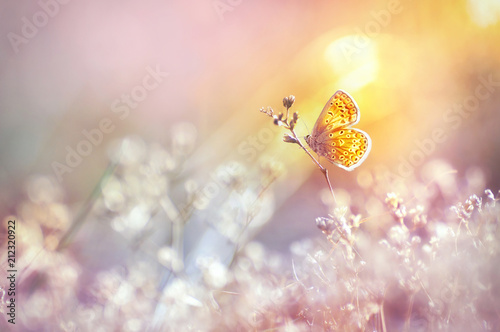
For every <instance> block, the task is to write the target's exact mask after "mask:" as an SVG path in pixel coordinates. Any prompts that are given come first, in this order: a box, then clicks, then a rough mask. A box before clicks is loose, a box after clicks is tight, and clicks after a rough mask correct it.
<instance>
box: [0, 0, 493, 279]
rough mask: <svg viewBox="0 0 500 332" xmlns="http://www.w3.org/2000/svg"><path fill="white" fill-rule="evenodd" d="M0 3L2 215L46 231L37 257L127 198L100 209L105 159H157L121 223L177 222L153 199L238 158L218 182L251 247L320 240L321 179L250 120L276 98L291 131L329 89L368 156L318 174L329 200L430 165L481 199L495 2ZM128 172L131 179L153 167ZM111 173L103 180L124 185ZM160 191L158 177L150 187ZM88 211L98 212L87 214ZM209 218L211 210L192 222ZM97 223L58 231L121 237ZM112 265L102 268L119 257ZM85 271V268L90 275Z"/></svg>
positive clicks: (208, 183)
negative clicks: (43, 205)
mask: <svg viewBox="0 0 500 332" xmlns="http://www.w3.org/2000/svg"><path fill="white" fill-rule="evenodd" d="M2 7H3V8H2V11H1V14H0V15H1V17H2V19H1V20H0V35H2V36H3V38H2V39H1V41H0V153H1V156H2V157H1V161H0V186H1V188H2V189H1V192H0V198H1V203H0V204H1V205H0V208H1V209H2V214H3V215H4V216H17V218H18V219H19V220H23V219H24V220H29V222H30V223H32V224H33V225H41V226H40V230H39V232H41V233H43V234H47V229H56V230H57V231H56V232H52V233H50V232H49V233H50V234H52V235H53V236H52V237H51V239H50V241H49V242H47V241H48V240H47V239H45V240H44V241H42V243H43V245H45V246H46V245H47V244H48V243H49V244H50V245H49V246H52V247H53V248H57V247H58V246H61V243H62V239H63V238H64V239H66V240H68V238H69V237H68V238H66V237H65V236H68V232H69V231H68V230H70V227H71V225H72V224H73V225H74V222H75V220H76V219H78V218H77V217H78V215H79V214H83V215H87V214H88V210H86V209H87V208H88V209H96V206H97V209H99V208H101V209H105V208H108V209H110V211H114V212H116V211H117V209H118V208H116V206H114V207H113V204H118V203H116V202H117V201H119V204H118V205H120V204H121V205H120V206H121V208H124V209H125V208H126V206H127V200H126V199H124V198H123V197H122V196H126V195H124V194H123V195H122V196H120V197H121V198H119V199H118V198H116V197H117V196H116V195H117V194H116V193H115V194H113V193H112V194H110V195H111V198H109V199H108V198H106V194H105V193H104V194H99V193H98V194H96V193H95V191H94V190H95V188H96V186H97V187H98V188H99V186H101V187H103V188H108V190H110V191H112V190H111V189H109V188H114V187H113V183H115V182H113V181H115V180H116V177H115V178H113V177H112V178H111V180H109V182H106V183H107V185H109V186H107V187H106V186H104V185H102V183H101V182H100V181H101V179H102V178H103V177H106V174H113V172H114V171H115V169H114V168H113V167H115V166H116V164H117V163H118V164H119V167H122V168H123V169H124V168H126V167H136V166H134V165H136V164H137V165H139V164H141V162H143V161H144V160H150V161H151V160H153V161H151V163H153V164H154V160H155V158H159V159H160V161H159V162H158V164H161V167H163V168H164V169H165V172H166V173H165V174H168V180H164V179H163V178H161V177H159V178H158V179H153V180H148V181H151V182H148V181H145V180H144V179H143V178H141V177H137V179H136V180H134V181H136V182H134V185H135V187H134V186H131V188H136V189H135V190H136V191H135V193H136V194H137V193H138V192H141V193H142V192H143V191H144V194H143V196H147V195H149V194H150V192H151V191H155V194H154V195H151V197H153V198H151V200H152V203H151V202H149V201H148V203H147V204H146V205H147V206H148V209H146V210H141V211H142V212H140V211H139V212H137V211H135V212H134V213H136V214H134V215H137V213H139V215H141V213H143V214H144V215H147V216H150V214H149V212H150V211H154V210H155V202H156V205H158V204H159V202H160V203H161V204H160V205H161V206H162V207H163V210H164V211H165V214H166V215H167V216H168V213H169V212H168V211H171V212H172V211H174V212H172V213H174V215H175V213H176V212H175V210H176V209H174V210H172V209H171V208H169V207H165V206H167V205H168V204H171V205H172V206H177V207H178V209H177V210H180V209H181V208H180V206H181V205H183V204H185V202H187V201H189V199H188V197H189V194H190V193H193V192H200V191H202V192H211V193H212V194H210V195H211V196H210V195H209V196H210V198H212V196H215V194H213V193H214V192H216V193H217V195H218V194H219V192H221V191H225V190H227V188H228V186H229V185H227V184H226V182H227V181H226V180H224V176H225V175H224V173H225V172H227V170H226V169H227V167H228V166H227V165H236V166H235V167H234V168H233V167H232V166H231V167H229V168H231V171H229V173H231V176H232V177H234V174H236V173H237V174H238V176H239V178H238V179H239V180H238V181H240V182H241V183H243V186H244V187H245V188H246V189H244V190H243V191H241V190H240V191H239V192H240V196H238V197H239V198H238V199H243V200H245V199H247V198H245V197H246V196H245V195H249V196H250V198H248V200H249V201H251V202H254V201H256V200H260V199H261V200H262V201H263V202H262V208H261V209H260V210H259V214H258V217H259V218H260V221H258V222H257V224H258V226H259V227H258V228H256V230H255V231H254V232H253V234H252V235H251V236H250V235H249V236H250V237H251V238H254V239H256V240H258V241H259V242H261V243H262V244H263V245H265V246H266V247H268V248H272V249H275V250H278V251H286V250H288V247H289V246H290V244H291V243H293V241H296V240H298V239H301V238H306V237H310V236H317V235H318V234H319V232H318V230H317V228H316V227H315V223H314V220H315V218H316V217H318V216H326V215H327V214H328V213H329V212H330V211H331V210H330V209H329V208H328V203H329V197H328V191H327V187H326V184H325V182H324V178H323V176H322V174H321V173H320V172H319V171H318V170H317V168H315V166H314V164H313V163H312V162H311V160H310V159H309V158H308V157H307V156H306V154H305V153H304V152H303V151H301V150H300V149H299V148H298V147H297V146H296V145H293V144H285V143H283V142H282V137H283V134H284V133H285V130H284V129H283V128H277V127H275V126H274V125H273V124H272V121H271V119H270V118H268V117H266V116H265V115H263V114H262V113H259V109H260V108H261V107H267V106H271V107H273V109H274V110H275V111H276V112H279V111H283V105H282V99H283V97H285V96H288V95H290V94H293V95H294V96H295V97H296V101H295V104H294V106H293V108H292V110H295V111H298V112H299V114H300V120H299V123H298V125H297V128H296V132H297V134H298V135H300V136H301V137H303V136H305V135H307V134H308V133H310V131H311V130H312V127H313V125H314V123H315V121H316V119H317V117H318V115H319V113H320V111H321V110H322V108H323V106H324V104H325V103H326V102H327V100H328V99H329V98H330V96H331V95H332V94H333V93H334V92H335V91H336V90H338V89H343V90H345V91H347V92H348V93H349V94H351V95H352V96H353V98H354V99H355V100H356V101H357V103H358V105H359V107H360V109H361V121H360V122H359V123H358V124H357V125H356V127H357V128H360V129H362V130H364V131H365V132H367V133H368V134H369V135H370V136H371V138H372V142H373V147H372V150H371V153H370V155H369V157H368V158H367V159H366V161H365V162H364V164H363V165H362V166H361V167H358V168H357V169H355V170H354V171H352V172H346V171H344V170H342V169H340V168H337V167H335V166H333V165H330V164H328V165H325V166H327V167H328V169H329V170H330V177H331V180H332V183H333V187H334V190H335V192H336V195H337V199H338V200H339V202H340V203H344V204H352V203H353V202H355V201H356V197H357V195H362V193H363V192H366V191H370V188H371V186H372V184H373V183H374V181H375V179H376V176H379V177H380V174H383V176H382V178H383V177H384V176H385V177H386V178H387V179H398V180H399V181H401V183H403V184H404V183H405V181H407V180H409V179H415V178H420V177H422V180H423V181H424V182H426V181H432V180H434V179H435V178H439V177H440V176H442V174H443V173H440V172H439V171H437V172H435V173H432V172H431V173H432V174H430V175H428V176H427V177H425V176H422V175H421V173H420V171H421V169H422V167H425V165H428V164H429V163H430V162H433V163H438V164H440V165H442V164H446V165H447V166H446V167H445V170H444V171H443V172H449V171H450V170H451V171H452V172H456V174H457V175H458V176H460V177H461V178H466V179H468V180H469V181H471V182H473V183H475V184H476V187H477V188H478V190H479V189H480V190H483V189H484V188H486V187H488V188H491V189H493V190H494V189H497V188H499V187H500V173H498V165H499V162H500V160H499V159H500V131H499V130H498V125H499V124H500V112H499V105H500V44H499V43H498V41H499V38H500V1H498V0H482V1H474V0H467V1H466V0H461V1H440V2H436V1H430V0H426V1H406V0H394V1H392V0H391V1H385V0H384V1H378V0H373V1H356V2H349V3H347V2H341V1H315V2H305V1H273V2H269V1H262V0H254V1H245V0H241V1H235V0H233V1H229V0H210V1H168V2H162V1H142V2H136V1H125V2H124V1H106V2H102V1H76V0H73V1H67V2H65V1H58V0H41V1H36V2H35V1H15V2H12V1H9V2H4V3H3V4H2ZM89 142H90V143H89ZM117 151H118V154H120V153H121V157H119V158H118V157H116V155H117V154H116V153H117ZM155 151H156V152H155ZM158 156H159V157H158ZM120 158H122V159H120ZM123 158H125V159H126V160H127V161H124V159H123ZM127 158H128V159H127ZM148 158H149V159H148ZM117 160H118V161H117ZM151 163H150V164H149V165H150V166H151V165H153V164H151ZM124 165H125V166H124ZM127 165H128V166H127ZM131 165H132V166H131ZM155 165H156V164H155ZM141 167H142V166H137V167H136V168H137V172H138V173H136V174H149V173H147V171H144V169H143V168H141ZM151 167H153V166H151ZM155 167H156V166H155ZM159 167H160V166H159ZM161 167H160V168H161ZM153 168H154V167H153ZM123 169H122V170H120V169H119V170H118V171H117V172H118V174H119V175H120V176H122V179H125V180H124V181H125V182H127V181H128V180H126V179H127V176H126V171H123ZM235 169H237V170H236V171H235ZM120 172H122V173H120ZM141 172H142V173H141ZM124 174H125V175H124ZM221 174H222V175H221ZM270 174H271V175H270ZM375 174H378V175H375ZM269 178H270V179H271V180H269ZM162 179H163V180H162ZM161 181H167V182H168V184H165V185H164V186H163V187H161V188H160V189H158V188H156V189H155V188H153V187H154V185H155V184H158V183H162V182H161ZM229 182H230V181H229ZM127 183H128V184H129V185H130V183H131V182H130V181H128V182H127ZM231 183H232V182H231ZM231 185H233V184H231ZM110 186H111V187H110ZM403 187H404V185H403ZM406 187H407V190H408V191H410V192H411V188H409V189H408V186H406ZM151 188H153V189H151ZM131 190H132V191H133V190H134V189H131ZM242 192H243V194H241V193H242ZM465 194H467V195H469V194H471V193H465ZM103 195H104V196H103ZM113 195H114V196H113ZM205 196H206V195H205ZM148 197H149V196H148ZM165 197H168V201H169V202H170V203H165V202H164V201H163V199H165ZM238 199H237V200H236V201H235V202H233V203H232V204H234V206H235V209H237V208H238V207H239V206H240V205H239V204H240V203H239V201H238ZM40 200H41V201H44V200H48V201H58V202H59V203H60V204H62V205H63V206H64V213H62V214H64V215H65V217H61V216H59V217H58V218H56V219H57V220H58V222H59V223H60V224H57V225H53V224H50V223H49V222H48V221H41V219H43V218H47V219H51V217H50V216H52V217H53V215H49V216H47V215H44V217H40V215H37V214H30V213H28V212H26V211H28V210H26V209H27V208H26V205H29V204H35V203H37V202H39V201H40ZM101 200H102V204H101V205H102V207H99V206H100V205H99V203H96V204H94V203H95V202H96V201H101ZM86 202H87V203H86ZM88 202H91V203H90V207H89V203H88ZM113 202H114V203H113ZM200 204H201V206H203V202H202V203H200ZM207 204H208V203H207ZM211 204H216V203H214V202H213V201H211ZM242 204H243V203H242ZM251 204H253V203H250V205H251ZM168 206H170V205H168ZM203 209H204V207H200V208H199V210H203ZM366 209H367V210H368V214H369V213H370V209H369V206H368V207H366ZM375 210H376V209H375ZM82 211H83V212H82ZM144 211H147V213H146V212H144ZM128 212H130V211H128ZM354 212H356V213H358V212H366V210H365V211H361V210H358V211H354ZM23 213H24V214H23ZM102 213H103V214H104V215H105V213H104V212H102ZM177 213H179V212H178V211H177ZM151 215H154V213H151ZM252 217H255V216H252ZM148 218H149V217H148ZM148 218H146V219H147V220H149V219H148ZM151 218H152V217H151ZM158 218H159V219H162V218H165V217H164V216H162V217H158ZM174 218H175V216H174ZM210 218H216V219H217V218H219V216H211V215H210V214H208V215H205V216H203V217H201V216H200V217H199V218H198V219H200V221H199V222H206V221H207V220H210ZM52 219H54V218H52ZM82 219H85V218H83V217H82ZM96 219H98V221H97V222H94V221H92V222H88V221H86V222H82V225H81V227H78V229H77V231H74V232H73V233H71V232H69V233H71V234H72V235H71V236H72V237H71V240H68V241H69V242H70V243H71V241H76V242H75V243H77V244H78V246H79V248H80V249H81V247H85V246H86V245H85V243H87V244H88V243H89V242H86V241H91V242H92V241H96V242H97V241H98V240H97V239H108V240H109V241H111V240H110V239H113V238H114V236H115V235H114V234H115V233H122V235H123V234H124V231H123V229H124V227H125V226H123V225H121V226H120V225H119V223H117V222H116V220H115V221H110V225H111V226H108V225H104V223H105V222H103V221H102V219H100V218H96ZM139 219H140V218H139ZM256 219H258V218H256ZM99 220H100V221H99ZM134 220H135V219H134ZM153 220H154V219H153ZM27 222H28V221H27ZM52 222H53V221H52ZM142 222H143V223H144V224H146V221H144V220H143V221H142ZM141 225H142V226H144V225H143V224H141ZM195 225H196V224H195ZM129 226H130V225H129ZM142 226H137V225H136V226H134V227H137V228H136V229H141V230H142V228H141V227H142ZM120 227H122V228H120ZM191 227H194V228H196V226H191ZM132 228H133V227H132ZM160 229H161V227H160ZM129 231H130V230H129ZM130 232H132V233H133V229H132V231H130ZM186 233H187V231H186ZM36 234H38V233H36ZM19 236H21V235H19ZM24 236H28V235H27V234H25V235H24ZM30 236H33V237H35V238H36V237H37V236H39V235H33V234H31V235H30ZM134 236H135V235H134ZM125 238H126V241H124V242H126V243H127V244H129V243H130V237H126V236H125ZM158 241H159V242H162V241H164V239H160V240H158ZM186 241H187V243H188V244H187V245H186V246H187V247H189V243H194V242H196V241H198V240H196V241H195V240H193V239H189V238H187V239H186ZM91 242H90V243H91ZM193 246H194V244H193ZM75 251H76V250H75ZM109 255H110V256H112V257H101V259H102V260H103V261H105V262H106V263H102V264H103V265H105V264H108V263H109V262H115V261H117V260H125V261H126V260H127V255H128V253H122V254H121V255H119V256H120V258H119V259H118V258H117V257H116V256H113V255H112V254H109ZM86 259H88V257H87V258H86ZM96 264H97V265H96V266H93V267H92V269H95V270H99V269H100V268H102V266H100V265H99V264H98V263H96Z"/></svg>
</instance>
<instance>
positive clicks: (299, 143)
mask: <svg viewBox="0 0 500 332" xmlns="http://www.w3.org/2000/svg"><path fill="white" fill-rule="evenodd" d="M287 111H288V110H287ZM287 122H288V119H287ZM287 125H288V123H287ZM288 129H289V130H290V131H291V132H292V135H293V137H294V138H295V140H296V141H297V144H298V145H300V147H301V148H302V149H303V150H304V151H305V152H306V153H307V155H308V156H309V157H311V159H312V160H313V161H314V162H315V163H316V165H317V166H318V167H319V170H320V171H321V172H322V173H323V175H324V176H325V179H326V183H328V188H329V189H330V193H331V194H332V197H333V201H334V202H335V204H337V199H336V198H335V194H334V193H333V188H332V184H331V183H330V178H329V177H328V170H327V169H326V168H325V167H323V166H322V165H321V164H320V163H319V161H318V160H316V158H314V156H313V155H312V154H311V153H310V152H309V150H307V148H306V147H305V146H304V144H302V142H301V141H300V140H299V138H298V137H297V134H295V131H294V130H293V129H291V128H290V127H288Z"/></svg>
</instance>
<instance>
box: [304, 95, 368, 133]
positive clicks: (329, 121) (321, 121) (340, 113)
mask: <svg viewBox="0 0 500 332" xmlns="http://www.w3.org/2000/svg"><path fill="white" fill-rule="evenodd" d="M358 121H359V108H358V105H357V104H356V102H355V101H354V99H352V97H351V96H349V94H348V93H347V92H345V91H342V90H338V91H337V92H335V94H334V95H333V96H332V97H331V98H330V100H328V102H327V103H326V105H325V107H323V110H322V111H321V114H320V115H319V118H318V120H317V121H316V124H315V125H314V128H313V135H314V133H317V134H321V133H323V132H325V131H330V130H332V129H335V128H339V127H342V126H351V125H355V124H356V123H358Z"/></svg>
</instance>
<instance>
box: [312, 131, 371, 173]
mask: <svg viewBox="0 0 500 332" xmlns="http://www.w3.org/2000/svg"><path fill="white" fill-rule="evenodd" d="M318 141H319V142H322V144H324V145H325V149H324V151H325V152H324V156H325V157H326V158H327V159H328V160H329V161H330V162H332V163H334V164H336V165H337V166H339V167H342V168H344V169H346V170H348V171H350V170H352V169H354V168H356V167H358V166H359V165H361V163H363V161H364V160H365V159H366V157H367V156H368V153H369V152H370V149H371V140H370V137H369V136H368V134H366V133H365V132H364V131H362V130H359V129H354V128H339V129H337V130H334V131H332V132H330V133H323V134H322V135H320V136H319V137H318Z"/></svg>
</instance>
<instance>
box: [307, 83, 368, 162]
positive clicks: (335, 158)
mask: <svg viewBox="0 0 500 332" xmlns="http://www.w3.org/2000/svg"><path fill="white" fill-rule="evenodd" d="M359 119H360V113H359V107H358V105H356V102H355V101H354V99H353V98H352V97H351V96H350V95H349V94H348V93H347V92H345V91H343V90H338V91H337V92H335V94H334V95H333V96H332V97H331V98H330V100H328V102H327V103H326V105H325V107H324V108H323V111H321V114H320V115H319V118H318V120H317V121H316V124H315V125H314V128H313V131H312V134H311V135H307V136H306V137H305V139H306V142H307V144H309V146H310V147H311V149H313V151H314V152H316V153H317V154H318V156H324V157H326V159H328V160H329V161H330V162H332V163H333V164H335V165H337V166H339V167H341V168H343V169H345V170H347V171H352V170H353V169H355V168H356V167H358V166H359V165H361V164H362V163H363V161H364V160H365V159H366V157H367V156H368V153H369V152H370V149H371V147H372V141H371V140H370V136H368V134H367V133H365V132H364V131H362V130H359V129H354V128H350V126H352V125H355V124H356V123H358V122H359Z"/></svg>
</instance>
